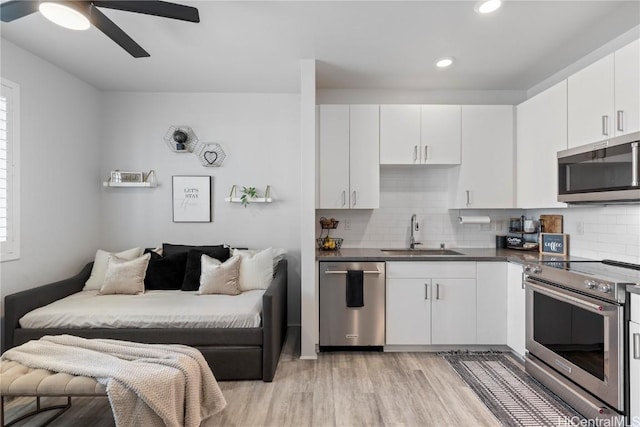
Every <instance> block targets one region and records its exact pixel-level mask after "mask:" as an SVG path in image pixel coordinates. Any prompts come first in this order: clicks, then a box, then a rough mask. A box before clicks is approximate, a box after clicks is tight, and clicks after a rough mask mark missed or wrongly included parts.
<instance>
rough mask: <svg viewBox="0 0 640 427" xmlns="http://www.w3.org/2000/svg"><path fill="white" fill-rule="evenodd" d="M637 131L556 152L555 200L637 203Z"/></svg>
mask: <svg viewBox="0 0 640 427" xmlns="http://www.w3.org/2000/svg"><path fill="white" fill-rule="evenodd" d="M639 156H640V132H635V133H631V134H628V135H622V136H618V137H616V138H611V139H607V140H605V141H601V142H598V143H595V144H588V145H583V146H580V147H575V148H570V149H568V150H563V151H559V152H558V201H559V202H566V203H640V157H639Z"/></svg>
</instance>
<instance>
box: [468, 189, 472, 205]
mask: <svg viewBox="0 0 640 427" xmlns="http://www.w3.org/2000/svg"><path fill="white" fill-rule="evenodd" d="M470 192H471V191H469V190H467V207H469V205H470V204H471V201H470V196H469V193H470Z"/></svg>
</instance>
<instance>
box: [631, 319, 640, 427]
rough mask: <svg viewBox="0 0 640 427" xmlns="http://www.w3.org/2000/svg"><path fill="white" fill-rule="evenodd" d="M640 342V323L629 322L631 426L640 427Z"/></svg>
mask: <svg viewBox="0 0 640 427" xmlns="http://www.w3.org/2000/svg"><path fill="white" fill-rule="evenodd" d="M638 340H640V323H634V322H629V352H630V354H629V383H630V392H631V396H630V401H631V408H630V409H631V411H630V414H631V416H630V419H631V425H632V426H634V427H640V348H637V347H638V346H639V345H634V343H638Z"/></svg>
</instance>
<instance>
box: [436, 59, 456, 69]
mask: <svg viewBox="0 0 640 427" xmlns="http://www.w3.org/2000/svg"><path fill="white" fill-rule="evenodd" d="M451 64H453V58H451V57H449V58H441V59H438V62H436V67H438V68H447V67H448V66H450V65H451Z"/></svg>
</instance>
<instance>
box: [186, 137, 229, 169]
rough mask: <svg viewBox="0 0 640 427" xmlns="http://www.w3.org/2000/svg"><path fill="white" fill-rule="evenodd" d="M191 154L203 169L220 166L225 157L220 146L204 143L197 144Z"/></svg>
mask: <svg viewBox="0 0 640 427" xmlns="http://www.w3.org/2000/svg"><path fill="white" fill-rule="evenodd" d="M193 154H195V155H196V156H198V158H199V159H200V162H201V163H202V166H205V167H219V166H222V162H223V161H224V159H225V157H227V155H226V153H225V152H224V150H223V149H222V147H221V146H220V144H215V143H206V142H198V144H197V145H196V147H195V148H194V150H193Z"/></svg>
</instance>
